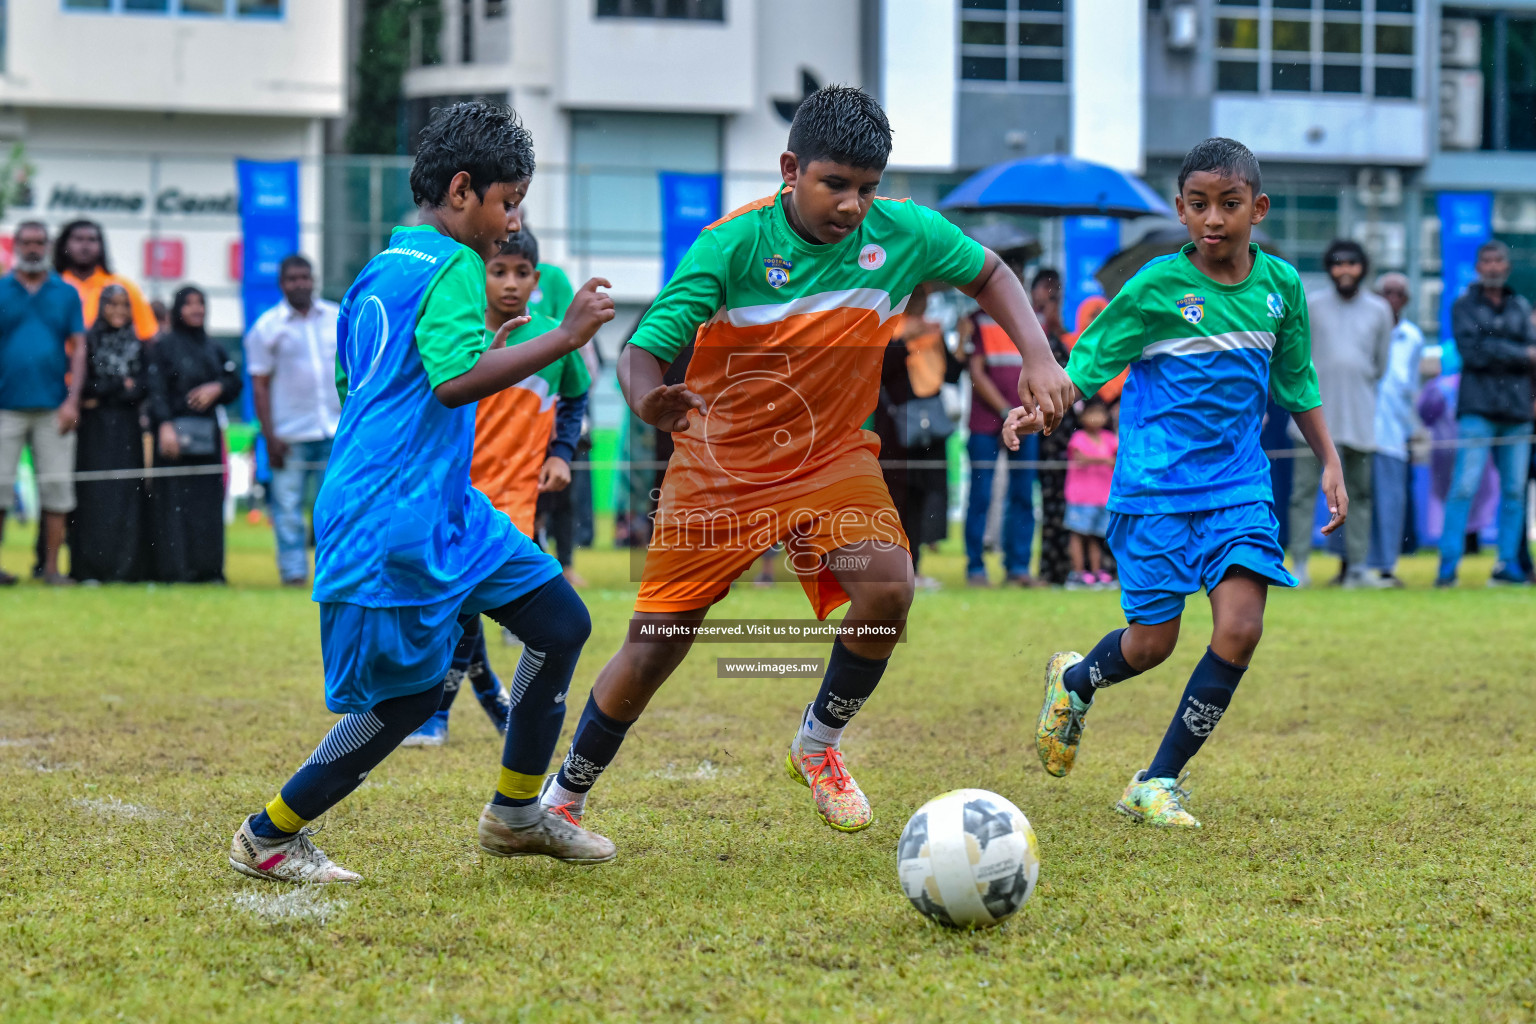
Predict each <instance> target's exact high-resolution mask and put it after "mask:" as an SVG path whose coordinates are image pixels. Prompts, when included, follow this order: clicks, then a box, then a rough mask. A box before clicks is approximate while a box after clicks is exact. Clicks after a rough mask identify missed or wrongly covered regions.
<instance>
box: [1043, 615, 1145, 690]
mask: <svg viewBox="0 0 1536 1024" xmlns="http://www.w3.org/2000/svg"><path fill="white" fill-rule="evenodd" d="M1124 635H1125V630H1124V629H1117V630H1115V631H1114V632H1111V633H1106V634H1105V635H1104V638H1103V639H1102V640H1100V641H1099V642H1098V643H1097V644H1095V645H1094V647H1093V650H1091V651H1089V652H1088V656H1087V657H1086V658H1084V659H1083V660H1082V661H1080V662H1078V663H1077V664H1076V665H1073V666H1072V667H1071V668H1069V669H1067V670H1066V672H1064V673H1062V677H1061V682H1062V685H1063V686H1065V687H1066V688H1067V689H1068V690H1070V691H1072V692H1073V693H1075V694H1076V695H1077V699H1078V700H1081V701H1082V702H1083V703H1085V704H1086V703H1088V702H1090V701H1092V700H1093V691H1094V690H1097V689H1102V688H1103V687H1106V686H1110V685H1113V684H1114V683H1118V682H1122V681H1124V680H1126V679H1129V678H1131V677H1132V676H1139V675H1141V673H1140V672H1139V671H1137V670H1136V669H1134V668H1132V667H1131V663H1130V662H1128V661H1126V660H1125V655H1123V654H1121V653H1120V638H1121V637H1122V636H1124Z"/></svg>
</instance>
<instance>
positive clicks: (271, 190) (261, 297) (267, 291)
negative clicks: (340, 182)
mask: <svg viewBox="0 0 1536 1024" xmlns="http://www.w3.org/2000/svg"><path fill="white" fill-rule="evenodd" d="M235 176H236V179H237V180H238V181H239V185H240V235H241V243H240V252H241V257H240V301H241V303H242V305H243V306H244V309H245V318H244V319H245V330H246V331H247V332H249V331H250V329H251V325H252V324H254V323H255V322H256V318H257V317H259V316H261V314H263V313H265V312H266V311H267V310H269V309H271V308H272V307H273V306H275V305H277V304H278V302H280V301H281V300H282V298H283V291H282V289H281V288H279V287H278V285H277V268H278V265H279V264H280V263H282V261H283V257H285V256H290V255H292V254H293V253H296V252H298V251H299V163H298V161H297V160H282V161H278V162H275V163H268V162H263V161H259V160H236V161H235ZM241 372H242V374H243V375H244V376H245V378H246V379H245V388H244V390H242V391H241V393H240V411H241V414H242V415H243V416H244V417H245V419H246V420H247V422H255V420H256V403H255V399H254V398H253V397H252V389H251V381H250V375H249V374H245V373H244V370H243V369H242V371H241ZM256 479H258V480H260V481H262V482H263V483H265V482H266V481H268V480H270V479H271V472H270V471H269V470H268V469H267V452H266V446H265V445H264V444H263V442H262V440H261V439H260V438H259V437H258V438H257V441H256Z"/></svg>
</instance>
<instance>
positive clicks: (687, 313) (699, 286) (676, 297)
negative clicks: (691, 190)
mask: <svg viewBox="0 0 1536 1024" xmlns="http://www.w3.org/2000/svg"><path fill="white" fill-rule="evenodd" d="M724 302H725V260H724V258H722V256H721V254H720V249H719V245H718V244H717V243H716V241H715V237H714V232H712V231H705V232H704V233H703V234H701V235H699V237H698V238H696V239H694V242H693V244H692V245H691V246H689V247H688V252H687V253H686V254H685V255H684V256H683V262H682V263H680V264H679V265H678V268H677V272H676V273H674V274H673V275H672V280H670V281H668V282H667V286H666V287H665V288H663V289H662V290H661V294H660V295H657V296H656V301H655V302H653V303H651V308H650V309H648V310H646V311H645V316H644V318H643V319H641V321H640V326H639V327H638V328H636V330H635V333H634V335H633V336H632V337H631V338H630V339H629V343H630V344H631V345H634V346H636V347H638V348H643V349H645V350H646V351H647V352H649V353H651V354H652V355H654V356H656V357H657V358H658V359H660V360H661V361H662V362H664V363H670V362H671V361H672V360H674V359H676V358H677V354H678V353H679V352H681V351H682V350H683V349H684V348H686V347H687V346H688V343H689V342H690V341H692V340H693V337H694V335H695V334H696V333H698V330H699V327H700V326H701V325H703V324H704V323H707V322H708V321H709V318H710V317H712V316H714V315H715V312H716V311H717V310H718V309H719V308H720V307H721V305H723V304H724Z"/></svg>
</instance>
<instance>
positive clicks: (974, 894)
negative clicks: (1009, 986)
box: [896, 789, 1040, 928]
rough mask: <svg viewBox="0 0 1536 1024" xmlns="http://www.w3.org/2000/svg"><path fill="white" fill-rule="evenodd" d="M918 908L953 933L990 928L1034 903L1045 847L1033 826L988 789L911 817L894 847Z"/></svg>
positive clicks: (942, 800) (944, 799) (947, 799)
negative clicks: (1027, 904) (954, 930)
mask: <svg viewBox="0 0 1536 1024" xmlns="http://www.w3.org/2000/svg"><path fill="white" fill-rule="evenodd" d="M896 870H897V873H898V875H899V876H900V878H901V889H902V892H904V893H906V894H907V899H909V900H911V901H912V905H913V906H914V907H916V908H917V909H918V910H920V911H922V912H923V913H924V914H926V915H928V916H929V917H931V918H932V919H933V920H935V921H937V922H938V923H939V924H942V925H946V926H948V927H950V928H990V927H992V926H993V925H995V924H998V923H1000V922H1001V921H1003V920H1005V919H1007V918H1008V917H1009V916H1011V915H1012V914H1013V913H1014V912H1015V911H1017V910H1018V909H1019V908H1020V907H1022V906H1023V905H1024V904H1025V903H1027V902H1028V901H1029V897H1030V895H1031V894H1032V893H1033V892H1034V891H1035V880H1036V879H1037V878H1038V877H1039V875H1040V848H1039V844H1038V843H1037V842H1036V840H1035V830H1034V829H1032V828H1030V826H1029V819H1028V818H1026V817H1024V812H1023V811H1021V810H1019V809H1018V808H1017V807H1015V806H1014V805H1013V804H1012V803H1010V802H1009V801H1007V800H1005V799H1003V798H1002V797H1000V796H998V795H997V794H996V793H989V792H988V791H987V790H985V789H957V790H954V791H952V792H949V793H945V794H944V795H943V796H939V797H935V798H934V799H932V800H930V801H928V802H927V803H926V804H924V805H923V806H922V807H920V808H918V810H917V813H916V814H914V815H912V818H911V820H909V821H908V822H907V827H906V828H904V829H902V830H901V840H900V841H899V842H898V843H897V846H896Z"/></svg>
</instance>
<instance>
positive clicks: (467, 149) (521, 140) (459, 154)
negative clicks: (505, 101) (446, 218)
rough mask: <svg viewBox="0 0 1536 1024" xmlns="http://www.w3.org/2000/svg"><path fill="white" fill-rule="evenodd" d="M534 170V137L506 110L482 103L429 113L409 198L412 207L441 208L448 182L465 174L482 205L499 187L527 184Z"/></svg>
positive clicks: (443, 108) (413, 168)
mask: <svg viewBox="0 0 1536 1024" xmlns="http://www.w3.org/2000/svg"><path fill="white" fill-rule="evenodd" d="M533 167H534V161H533V136H532V135H530V134H529V133H528V129H526V128H524V127H523V122H522V121H521V120H520V119H519V118H518V116H517V114H516V112H514V111H513V110H512V109H511V108H510V107H504V106H500V105H498V104H494V103H486V102H484V101H482V100H474V101H472V102H468V103H455V104H454V105H453V106H451V107H440V108H438V109H437V110H434V111H433V112H432V119H431V120H430V121H428V122H427V126H426V127H425V128H423V129H422V130H421V135H420V136H419V137H418V145H417V149H416V162H415V163H414V164H412V165H411V196H412V197H413V198H414V199H415V200H416V205H417V206H441V205H442V204H443V201H444V200H445V199H447V197H448V186H449V185H450V184H452V182H453V176H454V175H455V174H457V173H459V172H460V171H466V172H468V174H469V181H470V184H471V185H472V186H473V187H474V190H475V194H476V195H478V196H479V197H480V198H481V199H484V198H485V193H486V190H487V189H489V188H490V187H491V186H492V185H494V184H496V183H497V182H498V181H504V182H516V181H527V180H528V179H529V178H532V177H533Z"/></svg>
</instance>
